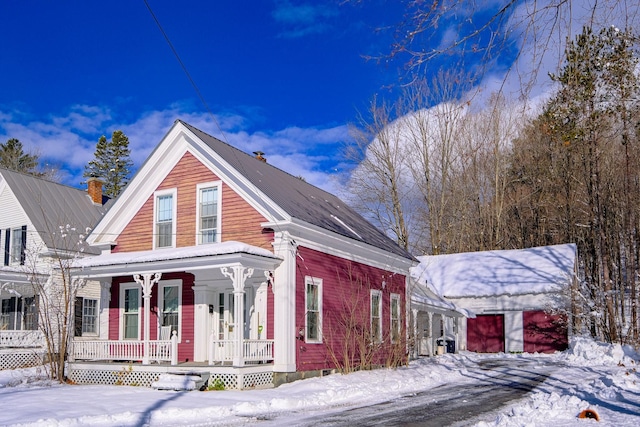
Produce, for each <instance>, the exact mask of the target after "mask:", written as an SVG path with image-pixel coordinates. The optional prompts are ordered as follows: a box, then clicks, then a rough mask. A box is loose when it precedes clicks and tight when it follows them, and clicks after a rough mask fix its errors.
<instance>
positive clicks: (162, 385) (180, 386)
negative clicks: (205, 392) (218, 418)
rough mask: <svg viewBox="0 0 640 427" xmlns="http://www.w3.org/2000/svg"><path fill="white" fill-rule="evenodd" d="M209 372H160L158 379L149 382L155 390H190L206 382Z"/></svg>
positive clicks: (197, 388)
mask: <svg viewBox="0 0 640 427" xmlns="http://www.w3.org/2000/svg"><path fill="white" fill-rule="evenodd" d="M210 375H211V374H210V373H209V372H206V371H199V372H198V371H174V372H167V373H166V374H160V378H158V381H155V382H153V383H151V387H152V388H154V389H156V390H175V391H192V390H200V389H201V388H202V387H204V386H205V385H206V384H207V381H208V380H209V376H210Z"/></svg>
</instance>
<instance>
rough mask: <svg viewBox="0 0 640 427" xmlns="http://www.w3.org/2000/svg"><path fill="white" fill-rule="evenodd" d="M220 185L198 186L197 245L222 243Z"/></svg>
mask: <svg viewBox="0 0 640 427" xmlns="http://www.w3.org/2000/svg"><path fill="white" fill-rule="evenodd" d="M220 194H221V190H220V183H207V184H200V185H198V210H197V212H198V217H197V221H198V226H197V234H198V236H197V244H199V245H203V244H207V243H216V242H219V241H220V212H221V203H220Z"/></svg>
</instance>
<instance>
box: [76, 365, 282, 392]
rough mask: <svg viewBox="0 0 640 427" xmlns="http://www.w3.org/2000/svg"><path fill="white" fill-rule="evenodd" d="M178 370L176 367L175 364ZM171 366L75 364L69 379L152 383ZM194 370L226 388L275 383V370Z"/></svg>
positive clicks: (271, 385)
mask: <svg viewBox="0 0 640 427" xmlns="http://www.w3.org/2000/svg"><path fill="white" fill-rule="evenodd" d="M173 369H174V370H175V367H173ZM171 370H172V369H171V368H165V369H163V368H159V367H158V368H155V369H154V368H150V367H148V366H140V365H127V366H123V365H118V366H117V367H115V366H114V367H113V368H111V367H105V365H97V366H95V367H92V366H90V365H87V366H77V365H76V366H73V367H72V368H71V369H70V372H69V379H71V380H72V381H73V382H75V383H76V384H104V385H129V386H141V387H151V384H152V383H153V382H156V381H158V379H159V378H160V374H163V373H167V372H171ZM192 370H193V371H198V372H209V375H210V376H209V382H210V383H213V381H215V380H216V379H219V380H220V381H222V382H223V383H224V389H225V390H245V389H252V388H267V387H273V372H270V371H260V372H242V371H237V372H223V371H220V370H219V369H216V368H207V367H202V368H197V369H196V368H192Z"/></svg>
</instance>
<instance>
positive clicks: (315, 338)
mask: <svg viewBox="0 0 640 427" xmlns="http://www.w3.org/2000/svg"><path fill="white" fill-rule="evenodd" d="M305 282H306V289H305V313H306V331H305V340H306V341H311V342H320V341H321V340H322V335H321V319H322V311H321V310H322V301H321V298H322V288H321V286H322V281H321V280H320V279H316V278H312V277H306V280H305Z"/></svg>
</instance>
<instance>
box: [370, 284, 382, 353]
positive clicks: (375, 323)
mask: <svg viewBox="0 0 640 427" xmlns="http://www.w3.org/2000/svg"><path fill="white" fill-rule="evenodd" d="M371 340H372V341H373V342H381V341H382V291H379V290H375V289H372V290H371Z"/></svg>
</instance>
